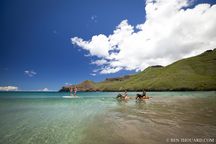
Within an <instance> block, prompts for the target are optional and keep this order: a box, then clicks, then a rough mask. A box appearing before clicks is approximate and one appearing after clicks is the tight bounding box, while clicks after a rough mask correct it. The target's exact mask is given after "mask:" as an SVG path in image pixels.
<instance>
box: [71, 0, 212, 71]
mask: <svg viewBox="0 0 216 144" xmlns="http://www.w3.org/2000/svg"><path fill="white" fill-rule="evenodd" d="M191 4H192V3H191V1H189V0H147V1H146V6H145V11H146V21H145V22H144V23H142V24H139V25H136V26H132V25H130V24H128V21H127V20H123V21H122V22H121V23H120V24H119V25H118V26H117V27H116V30H114V31H113V34H111V35H109V36H106V35H104V34H99V35H95V36H93V37H92V39H91V40H89V41H85V40H83V39H82V38H78V37H74V38H72V39H71V40H72V44H74V45H78V46H79V47H81V48H83V49H85V50H87V51H88V52H89V54H90V55H91V56H97V57H98V60H96V61H95V62H92V64H96V65H98V66H100V70H99V73H101V74H107V73H116V72H118V71H120V70H122V69H126V70H136V71H139V70H143V69H145V68H146V67H148V66H150V65H168V64H170V63H172V62H174V61H176V60H179V59H182V58H186V57H189V56H194V55H197V54H199V53H201V52H203V51H205V50H207V49H213V48H215V47H216V5H212V6H211V5H210V4H198V5H196V6H195V7H193V8H188V7H189V6H190V5H191Z"/></svg>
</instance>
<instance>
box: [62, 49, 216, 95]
mask: <svg viewBox="0 0 216 144" xmlns="http://www.w3.org/2000/svg"><path fill="white" fill-rule="evenodd" d="M76 86H77V88H78V91H123V90H125V89H127V90H128V91H142V90H143V89H145V90H147V91H205V90H216V49H214V50H208V51H205V52H204V53H202V54H200V55H198V56H194V57H190V58H186V59H182V60H179V61H177V62H174V63H172V64H170V65H168V66H165V67H163V66H160V65H157V66H150V67H148V68H146V69H145V70H144V71H142V72H139V73H137V74H133V75H126V76H123V77H117V78H107V79H106V80H104V81H102V82H97V83H96V82H93V81H90V80H86V81H84V82H82V83H80V84H77V85H76ZM70 87H71V86H63V87H62V88H61V89H60V90H59V91H60V92H68V91H69V89H70Z"/></svg>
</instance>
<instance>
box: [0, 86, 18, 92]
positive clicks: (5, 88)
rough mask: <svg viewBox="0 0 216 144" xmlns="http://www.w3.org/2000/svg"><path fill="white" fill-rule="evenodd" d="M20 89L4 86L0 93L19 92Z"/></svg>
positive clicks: (0, 88)
mask: <svg viewBox="0 0 216 144" xmlns="http://www.w3.org/2000/svg"><path fill="white" fill-rule="evenodd" d="M17 90H18V87H16V86H3V87H0V91H17Z"/></svg>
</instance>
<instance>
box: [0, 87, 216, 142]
mask: <svg viewBox="0 0 216 144" xmlns="http://www.w3.org/2000/svg"><path fill="white" fill-rule="evenodd" d="M117 94H118V93H117V92H78V94H77V95H78V96H79V98H71V99H66V98H63V97H62V96H65V95H69V93H60V92H0V143H1V144H45V143H48V144H144V143H147V144H151V143H152V144H154V143H158V144H161V143H162V144H163V143H183V142H189V143H195V142H199V143H206V142H207V143H215V142H216V92H215V91H209V92H147V95H148V96H151V97H152V98H151V99H150V100H146V101H137V100H135V99H130V100H128V101H119V100H116V99H115V97H116V95H117ZM128 95H129V96H135V95H136V93H135V92H129V93H128Z"/></svg>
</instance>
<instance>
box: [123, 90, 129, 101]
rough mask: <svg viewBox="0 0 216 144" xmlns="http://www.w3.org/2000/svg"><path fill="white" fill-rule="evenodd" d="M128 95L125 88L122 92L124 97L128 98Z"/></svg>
mask: <svg viewBox="0 0 216 144" xmlns="http://www.w3.org/2000/svg"><path fill="white" fill-rule="evenodd" d="M128 98H129V97H128V94H127V90H125V92H124V99H128Z"/></svg>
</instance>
